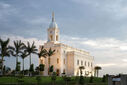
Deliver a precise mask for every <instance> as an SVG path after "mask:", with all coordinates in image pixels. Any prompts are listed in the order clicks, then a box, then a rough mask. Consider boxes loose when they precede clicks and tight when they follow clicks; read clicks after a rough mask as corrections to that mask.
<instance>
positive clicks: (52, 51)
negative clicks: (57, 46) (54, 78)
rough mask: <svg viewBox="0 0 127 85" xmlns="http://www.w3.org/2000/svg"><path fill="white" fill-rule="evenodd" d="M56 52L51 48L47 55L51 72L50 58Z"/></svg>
mask: <svg viewBox="0 0 127 85" xmlns="http://www.w3.org/2000/svg"><path fill="white" fill-rule="evenodd" d="M54 52H55V50H52V49H51V48H50V49H49V50H48V52H47V55H48V63H49V71H50V57H51V56H52V55H54ZM49 75H50V72H49Z"/></svg>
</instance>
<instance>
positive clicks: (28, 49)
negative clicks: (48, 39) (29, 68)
mask: <svg viewBox="0 0 127 85" xmlns="http://www.w3.org/2000/svg"><path fill="white" fill-rule="evenodd" d="M24 47H25V51H26V52H28V55H29V57H30V65H31V54H37V49H36V46H35V45H34V42H33V43H32V45H30V43H29V42H27V45H25V44H24Z"/></svg>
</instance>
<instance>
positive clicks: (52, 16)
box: [52, 12, 55, 22]
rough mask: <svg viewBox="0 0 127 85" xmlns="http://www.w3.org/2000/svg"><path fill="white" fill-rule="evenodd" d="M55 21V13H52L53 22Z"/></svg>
mask: <svg viewBox="0 0 127 85" xmlns="http://www.w3.org/2000/svg"><path fill="white" fill-rule="evenodd" d="M54 21H55V19H54V12H52V22H54Z"/></svg>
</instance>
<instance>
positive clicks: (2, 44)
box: [0, 38, 10, 74]
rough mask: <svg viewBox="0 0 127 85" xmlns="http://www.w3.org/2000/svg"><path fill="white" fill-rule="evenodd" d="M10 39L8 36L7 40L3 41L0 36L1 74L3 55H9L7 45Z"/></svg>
mask: <svg viewBox="0 0 127 85" xmlns="http://www.w3.org/2000/svg"><path fill="white" fill-rule="evenodd" d="M9 41H10V39H9V38H8V39H7V40H5V41H3V40H2V39H1V38H0V56H1V72H2V74H3V62H4V57H5V56H10V50H9V47H8V44H9Z"/></svg>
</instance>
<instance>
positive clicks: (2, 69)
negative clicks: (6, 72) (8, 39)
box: [1, 55, 4, 75]
mask: <svg viewBox="0 0 127 85" xmlns="http://www.w3.org/2000/svg"><path fill="white" fill-rule="evenodd" d="M3 60H4V56H3V55H2V59H1V73H2V75H3Z"/></svg>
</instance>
